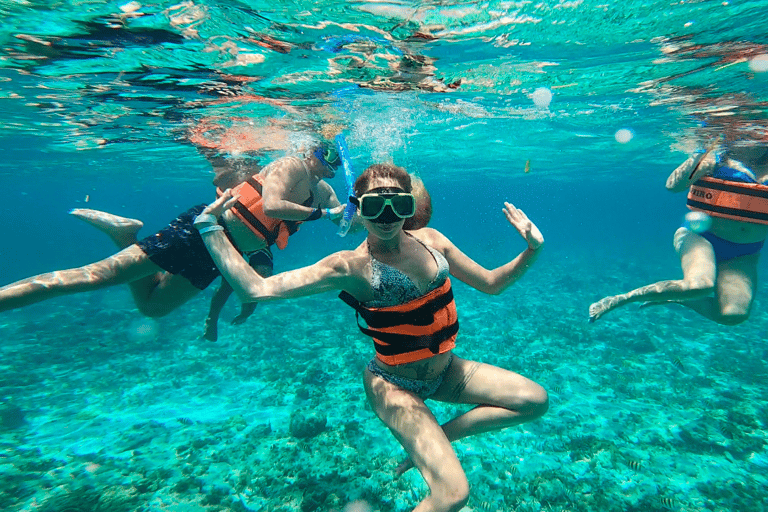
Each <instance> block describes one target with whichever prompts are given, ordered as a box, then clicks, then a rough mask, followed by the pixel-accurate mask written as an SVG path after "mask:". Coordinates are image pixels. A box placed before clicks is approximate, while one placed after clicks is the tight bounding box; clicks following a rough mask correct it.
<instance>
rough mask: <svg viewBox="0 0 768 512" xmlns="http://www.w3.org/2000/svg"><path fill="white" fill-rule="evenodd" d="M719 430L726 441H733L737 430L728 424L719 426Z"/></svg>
mask: <svg viewBox="0 0 768 512" xmlns="http://www.w3.org/2000/svg"><path fill="white" fill-rule="evenodd" d="M717 430H718V432H720V434H721V435H722V436H723V437H724V438H726V439H733V434H734V431H735V430H736V428H735V427H734V426H733V425H730V424H728V423H720V424H718V425H717Z"/></svg>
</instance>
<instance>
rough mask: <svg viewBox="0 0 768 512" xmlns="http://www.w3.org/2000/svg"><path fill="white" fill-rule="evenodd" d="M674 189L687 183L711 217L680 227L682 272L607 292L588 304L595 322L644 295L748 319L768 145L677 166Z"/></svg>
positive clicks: (767, 224)
mask: <svg viewBox="0 0 768 512" xmlns="http://www.w3.org/2000/svg"><path fill="white" fill-rule="evenodd" d="M721 153H722V161H721V158H720V156H721ZM667 189H668V190H670V191H672V192H682V191H683V190H686V189H688V201H687V206H688V208H689V209H690V210H692V212H694V214H695V215H699V216H700V218H704V219H705V220H706V222H705V225H703V226H697V227H696V228H694V226H692V223H690V222H685V223H684V224H683V225H682V226H681V227H680V228H679V229H678V230H677V231H676V232H675V237H674V246H675V250H676V251H677V254H678V255H679V257H680V264H681V267H682V270H683V279H678V280H669V281H659V282H657V283H653V284H650V285H647V286H644V287H641V288H637V289H635V290H632V291H630V292H627V293H624V294H621V295H613V296H609V297H605V298H604V299H602V300H600V301H598V302H595V303H594V304H592V305H591V306H590V307H589V319H590V321H591V322H594V321H595V320H597V319H598V318H600V317H602V316H603V315H605V314H606V313H608V312H609V311H612V310H614V309H616V308H618V307H621V306H624V305H626V304H630V303H632V302H643V303H644V304H643V307H645V306H650V305H654V304H668V303H676V304H681V305H683V306H686V307H688V308H690V309H692V310H694V311H696V312H697V313H699V314H701V315H702V316H704V317H706V318H708V319H710V320H713V321H715V322H717V323H719V324H722V325H736V324H739V323H741V322H744V321H745V320H746V319H747V318H749V314H750V310H751V308H752V303H753V301H754V295H755V289H756V286H757V262H758V258H759V255H760V250H761V249H762V248H763V245H764V244H765V239H766V236H768V145H765V143H749V144H747V143H743V142H740V143H735V144H732V145H731V146H730V147H728V149H727V150H725V151H719V150H716V149H715V148H711V149H710V150H709V151H707V152H705V153H704V154H703V155H697V156H693V157H691V158H689V159H688V160H686V161H685V162H684V163H683V164H681V165H680V166H679V167H678V168H677V169H675V170H674V171H673V172H672V174H671V175H670V176H669V178H668V179H667ZM689 215H690V214H689ZM707 224H708V226H707Z"/></svg>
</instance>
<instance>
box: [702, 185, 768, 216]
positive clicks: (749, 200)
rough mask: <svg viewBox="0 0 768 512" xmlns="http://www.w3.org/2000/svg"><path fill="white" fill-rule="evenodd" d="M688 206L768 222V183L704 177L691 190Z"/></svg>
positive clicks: (707, 211)
mask: <svg viewBox="0 0 768 512" xmlns="http://www.w3.org/2000/svg"><path fill="white" fill-rule="evenodd" d="M688 208H689V209H691V210H697V211H703V212H706V213H708V214H709V215H713V216H715V217H723V218H726V219H732V220H739V221H742V222H752V223H755V224H768V186H766V185H762V184H760V183H744V182H741V181H730V180H721V179H718V178H712V177H705V178H701V179H700V180H698V181H697V182H696V183H694V184H693V185H691V188H690V189H689V190H688Z"/></svg>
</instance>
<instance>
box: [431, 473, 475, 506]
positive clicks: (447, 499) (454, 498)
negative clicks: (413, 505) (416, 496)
mask: <svg viewBox="0 0 768 512" xmlns="http://www.w3.org/2000/svg"><path fill="white" fill-rule="evenodd" d="M432 498H433V499H434V500H435V501H437V502H438V503H439V506H440V510H445V511H446V512H458V511H459V510H461V509H462V508H464V507H465V506H466V505H467V502H469V482H467V479H466V478H464V479H463V480H462V481H461V482H455V483H454V484H453V485H452V486H451V487H450V488H447V489H443V490H441V491H439V492H437V493H434V492H433V493H432Z"/></svg>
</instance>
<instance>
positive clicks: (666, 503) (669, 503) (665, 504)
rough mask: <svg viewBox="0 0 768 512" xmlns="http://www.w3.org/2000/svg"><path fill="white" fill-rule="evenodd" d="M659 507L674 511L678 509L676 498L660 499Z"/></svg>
mask: <svg viewBox="0 0 768 512" xmlns="http://www.w3.org/2000/svg"><path fill="white" fill-rule="evenodd" d="M659 506H660V507H661V508H663V509H666V510H674V509H675V508H676V507H675V500H674V498H665V497H664V496H662V497H660V498H659Z"/></svg>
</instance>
